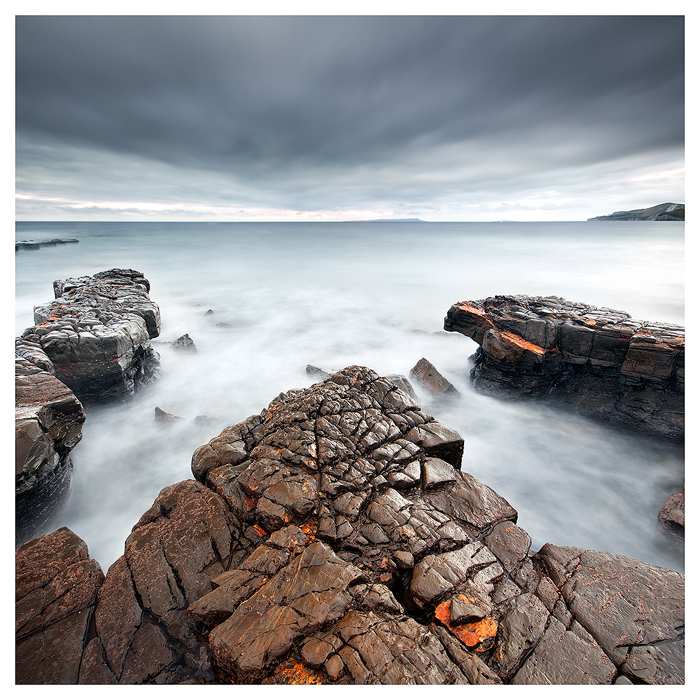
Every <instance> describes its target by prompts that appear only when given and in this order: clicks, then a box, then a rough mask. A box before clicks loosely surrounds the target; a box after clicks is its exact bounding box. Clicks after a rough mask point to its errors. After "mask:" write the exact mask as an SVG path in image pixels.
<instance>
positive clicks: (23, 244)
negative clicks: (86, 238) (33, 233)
mask: <svg viewBox="0 0 700 700" xmlns="http://www.w3.org/2000/svg"><path fill="white" fill-rule="evenodd" d="M64 243H80V241H79V240H78V239H77V238H50V239H48V240H46V241H17V243H15V253H16V252H17V251H18V250H36V249H38V248H45V247H47V246H54V245H62V244H64Z"/></svg>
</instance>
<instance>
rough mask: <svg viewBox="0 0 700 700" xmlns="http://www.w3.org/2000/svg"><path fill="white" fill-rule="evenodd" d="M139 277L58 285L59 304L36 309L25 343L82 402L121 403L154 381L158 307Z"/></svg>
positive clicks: (114, 275) (128, 273) (101, 276)
mask: <svg viewBox="0 0 700 700" xmlns="http://www.w3.org/2000/svg"><path fill="white" fill-rule="evenodd" d="M149 289H150V285H149V282H148V280H147V279H145V278H144V276H143V275H142V274H141V273H140V272H136V271H135V270H121V269H112V270H106V271H104V272H98V273H97V274H95V275H93V276H91V277H90V276H85V277H77V278H69V279H65V280H57V281H55V282H54V294H55V297H56V299H55V300H54V301H53V302H51V303H50V304H46V305H44V306H38V307H36V308H35V309H34V322H35V324H36V325H35V326H33V327H31V328H28V329H27V330H26V331H25V332H24V333H23V334H22V339H23V340H24V341H28V342H30V343H33V344H35V345H36V346H38V347H39V348H40V349H41V350H42V351H43V352H44V353H45V354H46V355H47V356H48V357H49V359H50V360H51V362H52V363H53V367H54V373H55V375H56V377H57V378H58V379H59V380H60V381H62V382H63V383H65V384H66V385H67V386H68V387H69V388H70V389H72V390H73V391H74V392H75V394H76V395H77V396H78V397H79V398H80V400H81V401H83V402H105V401H112V400H115V399H116V400H121V399H125V398H128V397H130V396H132V395H133V393H134V389H135V388H136V387H137V386H138V385H139V384H140V383H144V382H148V381H150V380H151V379H153V378H154V376H155V374H156V372H157V367H158V356H157V354H156V353H155V351H154V350H153V348H152V347H151V342H150V340H151V338H154V337H156V336H157V335H158V333H159V332H160V314H159V310H158V306H157V305H156V304H155V303H154V302H152V301H151V300H150V298H149V296H148V291H149Z"/></svg>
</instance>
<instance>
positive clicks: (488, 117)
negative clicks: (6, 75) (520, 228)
mask: <svg viewBox="0 0 700 700" xmlns="http://www.w3.org/2000/svg"><path fill="white" fill-rule="evenodd" d="M16 46H17V100H16V104H17V132H18V144H19V145H18V167H19V169H20V171H21V170H22V168H26V169H30V166H31V167H35V169H36V168H42V167H43V168H45V169H47V170H50V169H51V167H52V151H51V149H52V148H53V149H54V151H53V152H54V153H55V154H56V156H57V160H56V162H58V159H59V156H58V153H59V151H60V148H61V145H62V144H66V146H67V145H70V146H72V147H74V148H85V149H86V150H88V151H91V152H101V153H104V154H105V161H107V160H108V158H107V154H115V155H121V156H128V157H133V158H137V159H141V160H142V161H143V162H144V163H146V162H147V161H149V160H151V161H156V162H159V163H161V164H164V165H171V166H175V167H186V168H189V169H195V170H198V171H200V172H201V173H209V174H211V177H212V178H213V179H217V178H218V180H217V181H219V182H223V181H225V180H226V179H227V178H228V181H229V182H230V183H231V192H232V195H235V194H236V193H237V192H239V191H240V190H241V188H242V189H246V187H249V188H250V189H251V192H250V193H249V196H253V197H255V196H256V195H255V194H254V192H253V190H255V191H257V198H258V201H260V202H272V201H275V202H279V201H280V199H281V200H284V204H283V206H296V207H297V208H299V207H301V206H322V203H321V202H320V201H319V197H320V192H319V190H323V191H324V192H325V195H326V196H332V192H331V190H332V187H333V183H338V187H340V186H341V185H342V187H344V188H345V190H344V191H341V190H340V189H339V190H338V191H337V192H336V195H337V196H342V197H345V198H351V196H352V195H353V193H355V194H356V195H357V197H358V200H359V199H360V198H361V196H365V197H367V196H370V195H371V194H372V193H374V196H375V197H378V198H379V199H380V200H381V199H382V196H383V194H382V193H383V192H385V191H386V192H387V193H388V192H390V193H391V196H392V198H394V199H395V200H396V199H401V198H402V197H403V199H407V198H409V197H414V196H416V194H415V191H416V187H417V186H418V185H419V184H420V185H421V186H422V188H423V189H422V192H423V196H424V197H425V198H428V197H429V195H430V194H431V192H433V191H434V193H435V196H437V195H438V193H440V192H443V193H444V191H445V189H447V190H449V189H450V188H455V189H457V190H458V189H459V185H457V184H456V183H453V182H452V181H453V180H454V179H455V178H457V180H458V181H459V183H461V186H462V187H468V186H474V185H477V184H479V183H480V185H481V186H482V187H483V186H485V184H486V185H487V184H488V181H489V179H493V178H495V179H499V178H500V179H503V178H506V179H507V178H511V179H512V181H513V186H515V181H516V180H518V179H519V178H523V177H525V176H526V175H527V174H528V173H529V174H530V175H531V176H533V177H540V176H541V175H542V174H543V173H547V172H553V171H557V170H558V169H561V168H565V167H571V166H572V165H575V164H580V165H581V166H585V165H589V164H593V163H599V162H605V161H609V160H615V159H621V158H627V157H632V156H635V155H638V154H640V153H649V154H653V153H656V152H658V151H660V150H664V149H667V150H674V151H677V150H678V149H679V148H680V147H682V144H683V137H684V136H683V134H684V123H683V109H684V95H683V86H684V80H683V78H684V67H683V55H684V46H683V18H682V17H69V16H64V17H38V16H31V17H30V16H27V17H18V18H17V37H16ZM42 144H43V146H42ZM39 151H41V153H39ZM20 156H21V157H20ZM477 159H480V160H481V161H482V162H477ZM76 167H78V166H76ZM80 167H82V169H83V170H84V169H85V166H84V164H83V165H82V166H80ZM78 169H80V168H78ZM25 172H28V170H25ZM458 173H459V174H458ZM358 174H361V178H362V179H360V180H357V179H356V178H358V177H360V175H358ZM76 177H79V174H76ZM460 178H461V179H460ZM205 179H206V178H205ZM314 187H315V188H316V192H313V191H310V188H314ZM426 189H427V190H430V192H427V191H426ZM326 206H327V204H326Z"/></svg>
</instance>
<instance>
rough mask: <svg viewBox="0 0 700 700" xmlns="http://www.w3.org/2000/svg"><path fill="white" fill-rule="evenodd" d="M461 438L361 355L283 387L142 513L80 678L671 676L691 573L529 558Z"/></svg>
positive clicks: (550, 556)
mask: <svg viewBox="0 0 700 700" xmlns="http://www.w3.org/2000/svg"><path fill="white" fill-rule="evenodd" d="M462 450H463V443H461V438H460V437H459V436H458V435H457V434H456V433H455V432H454V431H452V430H450V429H449V428H447V427H445V426H443V425H441V424H440V423H438V422H437V421H435V419H434V418H432V417H431V416H429V415H427V414H425V413H423V412H422V411H421V409H420V408H419V407H418V406H417V405H416V403H415V402H414V400H413V399H411V398H410V397H409V396H408V395H407V394H406V393H405V392H403V391H401V390H400V389H398V388H396V387H395V386H394V384H393V383H392V382H390V381H388V380H387V379H386V378H382V377H378V376H377V375H376V374H375V373H374V372H372V371H371V370H368V369H366V368H361V367H349V368H346V369H344V370H342V371H340V372H338V373H336V374H334V375H332V376H331V377H328V378H327V379H325V380H324V381H322V382H319V383H317V384H314V385H313V386H311V387H309V388H308V389H304V390H292V391H289V392H285V393H283V394H280V395H279V396H278V397H277V398H276V399H274V400H273V401H272V402H271V403H270V405H269V406H268V408H266V409H264V410H263V411H261V413H260V414H259V415H255V416H251V417H250V418H248V419H246V420H245V421H243V422H242V423H240V424H238V425H235V426H231V427H229V428H226V429H225V430H224V431H222V433H221V434H220V435H219V436H217V437H216V438H214V439H213V440H211V441H210V442H209V443H207V444H206V445H203V446H201V447H200V448H198V449H197V450H196V451H195V453H194V455H193V459H192V472H193V474H194V476H195V477H196V479H197V481H184V482H181V483H179V484H176V485H174V486H171V487H168V488H166V489H164V490H163V491H162V492H161V494H160V495H159V496H158V498H157V499H156V501H155V503H154V504H153V507H152V508H151V509H150V510H149V511H147V512H146V513H145V514H144V515H143V516H142V518H141V519H140V520H139V522H138V523H137V524H136V526H135V527H134V529H133V531H132V533H131V535H130V536H129V538H128V540H127V542H126V547H125V552H124V556H123V557H121V558H120V559H119V560H117V562H115V564H113V565H112V567H111V568H110V570H109V572H108V573H107V576H106V577H105V580H104V583H103V584H102V586H101V587H100V589H99V593H98V595H97V603H96V606H95V609H94V627H91V628H90V629H91V631H90V632H89V634H88V636H87V637H83V640H84V642H85V645H84V651H83V652H82V659H81V663H80V675H79V679H78V680H79V682H81V683H108V682H109V683H121V684H125V683H129V684H133V683H139V684H140V683H203V682H206V683H211V682H218V683H229V682H234V683H238V684H241V683H260V684H295V685H296V684H318V683H336V684H348V683H350V684H375V683H381V684H409V683H410V684H414V683H418V684H423V683H432V684H467V683H471V684H475V685H482V684H483V685H497V684H501V683H599V684H610V683H613V682H624V681H616V679H618V678H624V679H626V680H627V681H629V682H634V683H678V682H682V665H683V663H682V662H683V648H682V643H681V642H682V629H683V577H682V576H680V574H676V573H675V572H670V571H666V570H664V569H659V568H658V567H651V566H649V565H646V564H642V563H641V562H634V561H632V560H630V559H626V558H624V557H618V556H616V555H612V554H607V553H603V552H591V551H588V550H582V549H574V548H559V547H554V546H553V545H546V546H545V547H544V548H543V549H542V551H541V552H540V553H537V554H535V553H533V552H531V551H530V550H529V547H530V538H529V536H528V535H527V533H525V532H524V531H523V530H522V529H520V528H518V527H517V526H516V525H515V520H516V518H517V514H516V512H515V511H514V510H513V508H512V507H511V506H510V505H509V504H508V503H507V502H506V501H505V500H504V499H503V498H502V497H500V496H499V495H498V494H496V493H495V492H494V491H492V490H491V489H489V488H488V487H487V486H485V485H484V484H481V483H480V482H478V481H477V480H476V479H474V477H472V476H471V475H469V474H466V473H464V472H462V471H460V469H459V467H460V462H461V454H462ZM407 472H408V474H407V478H406V479H405V480H402V479H398V480H397V479H396V478H394V479H393V481H392V479H391V478H390V477H392V475H397V474H404V473H407ZM392 483H395V484H396V487H395V486H393V485H392ZM398 486H400V488H398ZM52 566H53V569H51V567H52ZM61 568H62V565H61V563H60V562H58V563H52V562H50V561H49V562H43V564H42V570H47V571H50V570H60V569H61ZM28 608H29V610H28V612H25V613H24V614H25V616H28V618H32V617H33V615H34V613H33V612H32V610H31V606H26V605H25V606H24V608H23V610H25V611H27V609H28ZM66 653H68V652H66ZM71 653H72V652H71ZM70 658H72V657H70V656H68V657H67V663H68V662H69V661H70ZM27 663H29V664H32V663H38V660H37V658H36V657H35V656H34V657H30V661H28V662H27Z"/></svg>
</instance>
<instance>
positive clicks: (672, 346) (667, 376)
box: [445, 295, 685, 440]
mask: <svg viewBox="0 0 700 700" xmlns="http://www.w3.org/2000/svg"><path fill="white" fill-rule="evenodd" d="M445 329H446V330H449V331H456V332H459V333H462V334H464V335H466V336H468V337H470V338H472V339H473V340H474V341H476V342H477V343H478V344H479V346H480V347H479V349H478V350H477V352H476V355H475V356H474V368H473V370H472V373H471V378H472V382H473V383H474V386H475V387H476V388H477V389H479V390H481V391H484V392H486V393H491V394H496V395H505V396H511V397H526V398H538V399H541V398H546V399H548V400H550V401H556V402H559V403H560V404H564V405H567V406H570V407H572V408H575V409H576V410H578V411H579V412H581V413H583V414H584V415H587V416H591V417H595V418H599V419H603V420H606V421H609V422H610V423H611V424H613V425H618V426H621V427H625V428H628V429H632V430H637V431H641V432H645V433H651V434H655V435H657V436H660V437H664V438H668V439H671V440H681V439H682V438H683V435H684V413H685V399H684V387H685V329H684V328H683V327H682V326H676V325H673V324H667V323H649V322H646V321H637V320H634V319H632V318H631V317H630V315H629V314H628V313H625V312H624V311H615V310H614V309H608V308H597V307H595V306H589V305H587V304H582V303H578V302H569V301H565V300H564V299H562V298H560V297H529V296H524V295H514V296H496V297H489V298H488V299H480V300H478V301H464V302H458V303H457V304H454V305H453V306H452V307H451V308H450V309H449V311H448V312H447V316H446V318H445Z"/></svg>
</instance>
